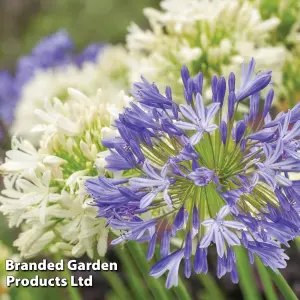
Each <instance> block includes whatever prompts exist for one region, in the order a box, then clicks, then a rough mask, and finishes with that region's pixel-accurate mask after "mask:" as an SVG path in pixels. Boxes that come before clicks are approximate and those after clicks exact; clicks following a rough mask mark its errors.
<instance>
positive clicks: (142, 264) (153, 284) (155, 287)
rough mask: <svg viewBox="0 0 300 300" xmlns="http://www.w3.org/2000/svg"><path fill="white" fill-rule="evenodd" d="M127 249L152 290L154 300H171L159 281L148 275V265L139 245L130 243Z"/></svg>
mask: <svg viewBox="0 0 300 300" xmlns="http://www.w3.org/2000/svg"><path fill="white" fill-rule="evenodd" d="M127 247H128V249H129V251H130V253H131V255H132V257H133V258H134V259H135V260H136V262H137V265H138V267H139V269H140V271H141V273H142V274H143V277H144V279H145V280H146V281H147V283H148V286H149V289H150V290H151V292H152V294H153V297H154V299H159V300H169V297H168V290H167V289H166V288H165V287H163V286H162V285H161V282H159V279H155V278H153V277H150V276H149V275H148V272H149V270H148V264H147V262H146V259H145V255H144V253H143V251H142V249H141V246H140V245H138V244H137V243H131V242H128V243H127Z"/></svg>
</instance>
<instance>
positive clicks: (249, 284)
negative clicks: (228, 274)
mask: <svg viewBox="0 0 300 300" xmlns="http://www.w3.org/2000/svg"><path fill="white" fill-rule="evenodd" d="M235 253H236V265H237V269H238V272H239V275H240V287H241V290H242V293H243V295H244V299H245V300H260V299H261V297H260V294H259V292H258V290H257V286H256V282H255V278H254V274H253V270H252V268H251V266H250V264H249V260H248V255H247V253H246V251H245V250H244V249H243V248H242V247H235Z"/></svg>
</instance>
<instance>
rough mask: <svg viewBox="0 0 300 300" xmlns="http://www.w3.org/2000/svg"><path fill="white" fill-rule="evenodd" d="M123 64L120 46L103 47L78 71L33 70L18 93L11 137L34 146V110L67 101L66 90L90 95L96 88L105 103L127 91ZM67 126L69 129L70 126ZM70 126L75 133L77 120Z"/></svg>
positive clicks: (74, 68) (72, 68)
mask: <svg viewBox="0 0 300 300" xmlns="http://www.w3.org/2000/svg"><path fill="white" fill-rule="evenodd" d="M127 62H128V59H127V52H126V50H125V49H124V48H123V47H122V46H106V47H105V48H104V49H103V51H100V53H99V55H98V58H97V59H96V62H85V63H84V64H83V66H82V67H81V68H79V67H77V66H76V65H74V64H67V65H64V66H61V67H55V68H49V69H40V70H37V71H36V72H35V74H34V76H33V77H32V78H31V79H30V80H29V81H28V82H27V83H26V84H25V85H24V86H23V88H22V90H21V96H20V99H19V101H18V105H17V107H16V111H15V120H14V123H13V126H12V128H11V134H12V135H19V136H22V137H25V138H26V139H28V140H30V141H32V142H33V143H34V144H35V145H37V144H38V140H39V139H40V134H39V133H38V131H39V130H36V131H35V132H31V129H32V128H33V127H35V126H36V125H37V124H38V123H39V117H38V115H36V114H35V110H37V109H39V110H43V106H44V101H45V99H52V98H53V97H58V98H59V99H60V100H61V101H62V102H67V101H68V100H69V94H68V92H67V89H68V88H69V87H72V88H74V89H79V90H80V91H82V92H83V93H85V94H86V95H87V96H92V95H94V93H95V91H96V90H97V89H99V88H102V89H103V90H105V91H104V92H103V93H104V94H105V95H106V96H107V97H108V98H107V101H109V100H110V99H112V98H114V97H117V95H118V93H119V91H120V90H121V89H125V88H126V89H127V88H128V79H127V78H128V77H127V69H128V66H127ZM72 96H73V95H72ZM40 113H41V112H40ZM48 117H49V118H52V117H54V116H53V115H49V116H48ZM60 122H63V120H60ZM68 125H69V127H70V126H71V123H69V124H68ZM73 125H74V128H73V129H72V130H74V131H76V130H79V128H80V120H79V119H78V120H76V122H75V123H74V124H73Z"/></svg>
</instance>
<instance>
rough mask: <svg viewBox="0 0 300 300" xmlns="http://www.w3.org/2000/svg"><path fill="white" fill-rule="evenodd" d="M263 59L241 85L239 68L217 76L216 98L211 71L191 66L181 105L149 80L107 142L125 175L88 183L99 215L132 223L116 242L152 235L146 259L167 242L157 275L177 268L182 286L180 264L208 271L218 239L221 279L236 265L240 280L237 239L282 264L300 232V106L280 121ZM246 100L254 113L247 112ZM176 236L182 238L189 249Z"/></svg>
mask: <svg viewBox="0 0 300 300" xmlns="http://www.w3.org/2000/svg"><path fill="white" fill-rule="evenodd" d="M254 67H255V61H254V59H252V60H251V62H250V63H249V64H248V65H247V66H246V65H245V66H243V72H242V78H241V79H240V80H239V81H240V82H241V84H240V87H239V88H238V89H237V88H236V86H235V85H236V78H235V75H234V74H233V73H231V74H230V75H229V77H228V80H226V79H225V78H224V77H220V78H217V77H213V79H212V95H213V96H212V99H211V100H209V99H203V96H202V86H203V76H202V74H201V73H199V74H197V75H196V76H195V77H194V78H192V77H190V75H189V71H188V69H187V68H186V67H183V68H182V72H181V75H182V81H183V86H184V89H183V97H184V98H185V100H186V104H180V105H178V104H177V103H176V102H174V101H173V99H172V91H171V89H170V88H169V87H167V88H166V91H165V94H162V93H161V92H160V91H159V90H158V88H157V87H156V85H155V84H151V83H149V82H147V81H146V80H145V79H144V78H142V82H138V83H136V84H134V86H133V90H132V95H133V97H134V100H133V101H132V103H131V106H130V107H129V108H126V109H125V111H124V113H123V114H121V115H120V116H119V118H118V120H117V121H116V122H115V126H116V128H117V129H118V131H119V137H118V138H114V139H108V140H103V145H104V146H106V147H107V148H109V149H110V151H111V154H110V156H108V157H107V166H106V168H107V170H108V171H122V172H123V177H124V178H121V179H117V180H116V179H109V178H103V177H101V176H100V177H99V178H94V179H89V180H87V182H86V186H87V191H88V192H89V194H90V195H91V196H92V197H93V198H94V201H95V205H97V206H98V208H99V216H100V217H104V218H106V219H107V223H108V224H109V225H110V226H111V227H113V228H115V229H119V230H123V231H124V233H123V234H122V235H121V236H120V237H118V238H117V239H116V240H114V241H113V244H117V243H120V242H122V241H125V240H135V241H138V242H148V243H149V248H148V253H147V259H151V258H152V256H153V255H154V250H155V247H156V246H158V247H160V253H161V260H160V261H158V262H157V263H156V264H155V265H154V266H153V267H152V269H151V271H150V275H152V276H154V277H159V276H161V275H162V274H163V273H165V272H166V271H169V273H168V278H167V283H166V285H167V287H168V288H170V287H171V286H172V285H177V282H178V269H179V266H180V264H181V262H183V263H184V270H185V275H186V277H189V276H190V275H191V272H192V269H194V271H195V272H196V273H200V272H203V273H206V272H207V271H208V265H207V254H208V252H209V250H210V249H211V248H212V247H216V250H217V254H218V268H217V275H218V277H221V276H223V275H224V274H225V273H230V276H231V279H232V281H233V282H237V281H238V273H237V269H236V256H235V248H236V247H243V248H245V249H247V251H248V253H249V259H250V262H251V263H253V262H254V255H255V254H256V255H257V256H258V257H259V258H260V259H261V261H262V262H263V263H264V264H265V265H266V266H269V267H271V268H272V269H273V270H275V271H277V269H279V268H284V267H285V266H286V259H288V257H287V256H286V255H285V253H284V250H283V249H282V247H281V246H282V245H288V243H289V241H291V240H293V239H294V238H295V237H296V236H297V235H299V228H300V217H299V212H298V209H299V202H300V189H299V182H298V181H292V180H291V179H290V174H291V173H292V172H299V171H300V154H299V147H300V143H299V136H300V121H298V120H299V117H300V104H298V105H297V106H295V107H294V108H293V109H291V110H289V111H288V112H282V113H280V114H279V115H278V116H277V117H276V118H275V119H274V120H272V118H271V116H270V114H269V110H270V107H271V103H272V100H273V96H274V91H273V89H272V88H270V87H269V84H270V81H271V72H261V73H258V74H256V75H255V74H254ZM226 83H227V84H226ZM263 89H268V91H267V96H266V98H265V102H264V104H263V105H262V106H261V105H260V102H262V100H261V97H260V93H261V91H262V90H263ZM246 100H247V101H248V100H249V101H250V107H249V113H248V114H245V115H244V116H243V117H242V118H240V119H238V114H237V113H236V112H237V108H238V105H239V103H240V102H241V101H246ZM260 107H263V109H261V111H260ZM239 115H240V114H239ZM261 116H263V117H264V118H262V117H261ZM254 128H255V129H254ZM256 128H257V129H256ZM173 237H177V238H181V239H182V241H183V242H182V246H181V247H180V249H178V248H176V247H175V246H172V238H173ZM193 246H194V247H193ZM193 249H195V250H193Z"/></svg>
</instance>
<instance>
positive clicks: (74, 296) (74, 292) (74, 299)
mask: <svg viewBox="0 0 300 300" xmlns="http://www.w3.org/2000/svg"><path fill="white" fill-rule="evenodd" d="M54 259H55V261H57V262H59V261H60V260H61V259H62V257H61V256H60V255H59V254H58V253H56V254H55V255H54ZM60 273H62V275H63V277H64V278H66V279H67V281H68V285H67V291H68V293H69V296H70V299H71V300H81V299H82V298H81V295H80V293H79V290H78V289H77V288H76V287H74V286H71V284H70V282H71V276H72V272H71V271H70V270H69V269H68V268H67V267H66V266H65V267H64V268H63V271H61V272H60Z"/></svg>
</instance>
